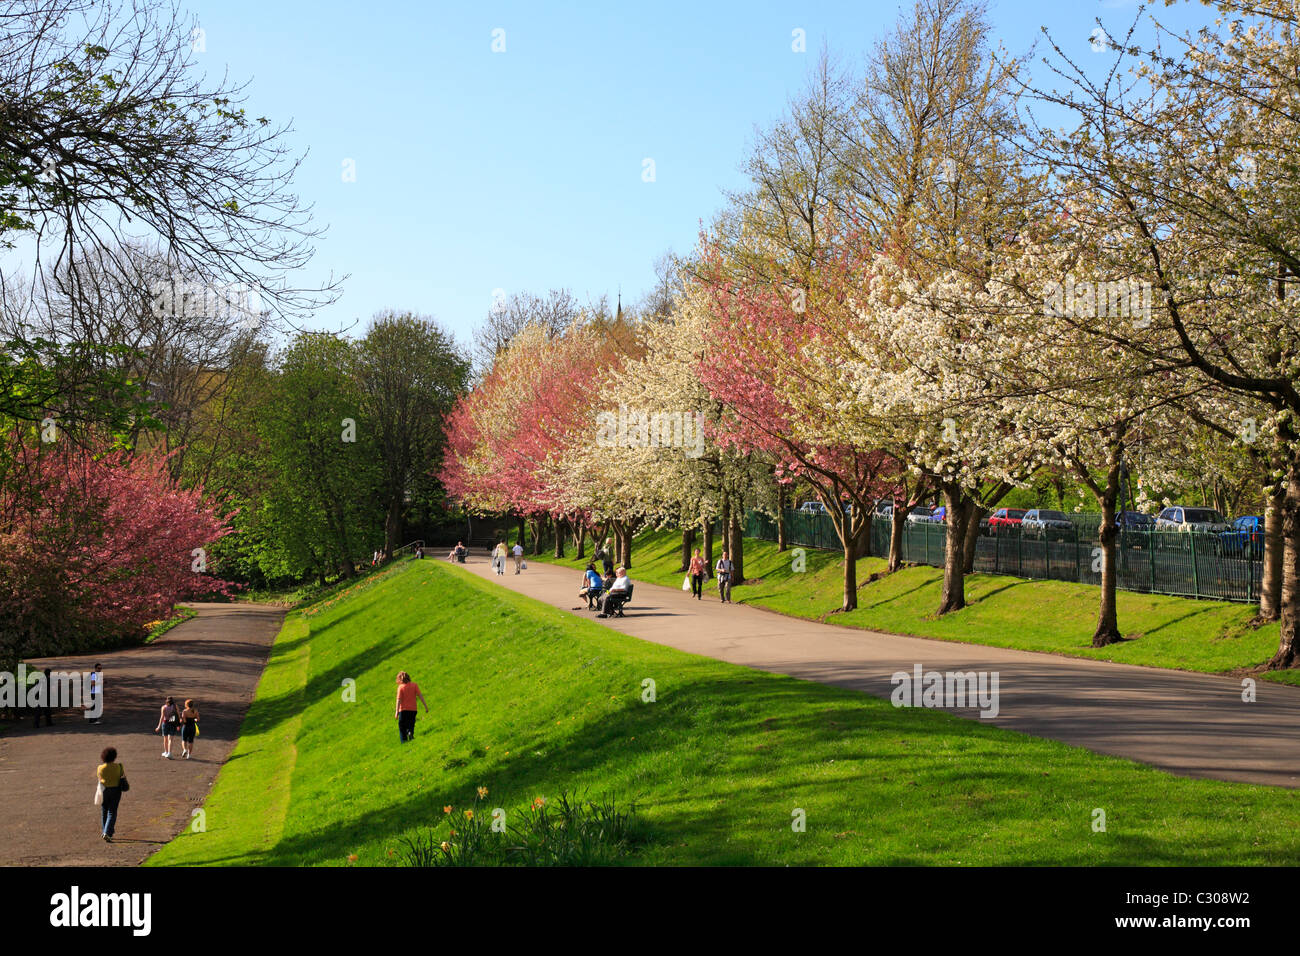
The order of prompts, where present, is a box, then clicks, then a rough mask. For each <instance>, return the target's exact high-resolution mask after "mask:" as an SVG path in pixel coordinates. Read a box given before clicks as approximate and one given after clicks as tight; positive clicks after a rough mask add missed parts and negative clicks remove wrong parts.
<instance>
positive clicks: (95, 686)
mask: <svg viewBox="0 0 1300 956" xmlns="http://www.w3.org/2000/svg"><path fill="white" fill-rule="evenodd" d="M103 671H104V665H103V664H96V665H95V669H94V670H93V671H91V672H90V679H89V680H88V681H87V684H88V685H89V687H90V710H91V712H94V711H95V698H97V697H98V696H99V694H100V691H101V687H100V683H101V682H102V681H103V677H102V676H101V675H102V674H103ZM103 716H104V711H103V710H102V709H101V710H100V711H99V717H91V718H90V722H91V723H92V724H97V723H99V718H100V717H103Z"/></svg>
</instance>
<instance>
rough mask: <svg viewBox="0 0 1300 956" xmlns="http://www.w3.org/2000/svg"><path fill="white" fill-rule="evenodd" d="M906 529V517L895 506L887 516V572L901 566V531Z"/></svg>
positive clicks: (891, 571)
mask: <svg viewBox="0 0 1300 956" xmlns="http://www.w3.org/2000/svg"><path fill="white" fill-rule="evenodd" d="M906 528H907V515H905V514H903V512H902V511H901V510H899V508H898V507H897V506H895V507H894V509H893V511H892V512H891V513H890V515H889V572H890V573H891V574H892V573H893V572H895V571H897V570H898V569H899V568H901V567H902V566H903V531H904V530H905V529H906Z"/></svg>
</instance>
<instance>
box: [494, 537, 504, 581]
mask: <svg viewBox="0 0 1300 956" xmlns="http://www.w3.org/2000/svg"><path fill="white" fill-rule="evenodd" d="M492 567H494V568H495V569H496V572H497V574H505V573H506V543H505V542H504V541H498V542H497V546H496V549H495V550H493V552H492Z"/></svg>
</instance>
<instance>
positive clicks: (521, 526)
mask: <svg viewBox="0 0 1300 956" xmlns="http://www.w3.org/2000/svg"><path fill="white" fill-rule="evenodd" d="M516 543H517V544H518V545H519V546H520V547H521V548H522V547H524V516H523V515H522V514H521V515H520V516H519V538H518V541H517V542H516Z"/></svg>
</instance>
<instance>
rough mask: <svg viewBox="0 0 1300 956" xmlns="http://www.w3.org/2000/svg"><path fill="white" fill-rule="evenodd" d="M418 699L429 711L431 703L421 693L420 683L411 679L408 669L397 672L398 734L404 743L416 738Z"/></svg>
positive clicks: (425, 710)
mask: <svg viewBox="0 0 1300 956" xmlns="http://www.w3.org/2000/svg"><path fill="white" fill-rule="evenodd" d="M416 701H419V702H420V703H421V704H424V712H425V713H426V714H427V713H428V712H429V704H428V702H427V701H425V699H424V695H423V694H421V693H420V685H419V684H417V683H415V682H414V681H413V680H411V675H410V674H408V673H406V671H398V673H397V713H396V714H394V716H395V717H396V718H397V736H398V738H399V739H400V740H401V742H402V743H406V742H407V741H408V740H414V739H415V715H416V713H417V711H416V708H415V703H416Z"/></svg>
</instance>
